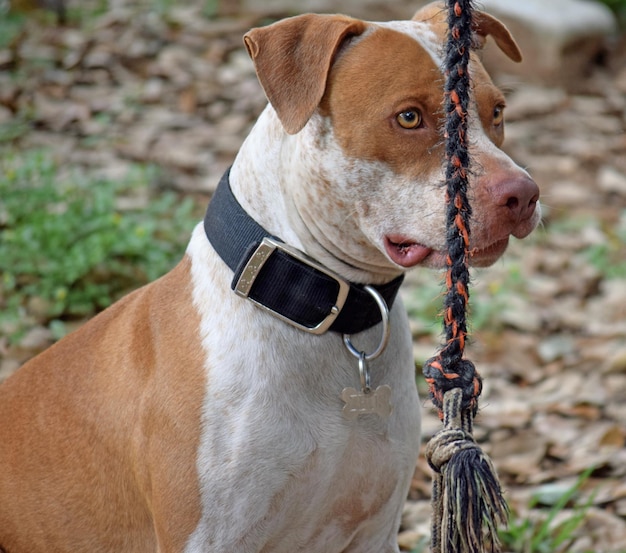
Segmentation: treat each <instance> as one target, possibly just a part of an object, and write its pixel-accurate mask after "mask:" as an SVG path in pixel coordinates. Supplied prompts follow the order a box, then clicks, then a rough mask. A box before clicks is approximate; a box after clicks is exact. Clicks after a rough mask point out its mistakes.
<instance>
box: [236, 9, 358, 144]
mask: <svg viewBox="0 0 626 553" xmlns="http://www.w3.org/2000/svg"><path fill="white" fill-rule="evenodd" d="M365 28H366V24H365V23H364V22H363V21H360V20H358V19H352V18H350V17H346V16H342V15H316V14H305V15H300V16H296V17H290V18H288V19H283V20H282V21H278V22H277V23H273V24H272V25H269V26H267V27H259V28H256V29H252V30H251V31H250V32H248V33H247V34H246V35H245V36H244V43H245V45H246V48H247V49H248V53H249V54H250V57H251V58H252V60H253V61H254V66H255V69H256V72H257V76H258V78H259V81H260V83H261V86H262V87H263V90H264V91H265V94H266V96H267V99H268V100H269V102H270V103H271V104H272V106H273V108H274V109H275V110H276V113H277V114H278V117H279V119H280V121H281V123H282V124H283V127H284V128H285V130H286V131H287V132H288V133H289V134H295V133H297V132H298V131H300V130H302V128H303V127H304V125H306V123H307V121H308V120H309V119H310V117H311V115H313V112H314V111H315V109H316V108H317V106H318V105H319V103H320V101H321V99H322V96H323V95H324V91H325V90H326V80H327V77H328V72H329V70H330V67H331V64H332V62H333V59H334V56H335V53H336V52H337V50H338V48H339V47H340V45H341V44H342V42H343V41H344V40H345V39H346V38H347V37H350V36H355V35H360V34H361V33H363V31H364V30H365Z"/></svg>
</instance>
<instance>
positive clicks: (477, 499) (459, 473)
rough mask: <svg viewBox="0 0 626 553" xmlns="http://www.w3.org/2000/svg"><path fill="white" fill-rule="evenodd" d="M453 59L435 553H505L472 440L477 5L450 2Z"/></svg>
mask: <svg viewBox="0 0 626 553" xmlns="http://www.w3.org/2000/svg"><path fill="white" fill-rule="evenodd" d="M447 5H448V27H449V29H450V33H449V36H448V41H447V44H446V59H445V72H446V84H445V113H446V128H445V138H446V159H447V166H446V201H447V214H446V218H447V235H446V243H447V248H448V258H447V265H448V270H447V273H446V288H447V291H446V296H445V299H444V318H443V324H444V330H445V335H446V343H445V345H444V346H443V347H442V349H441V351H440V352H439V354H438V355H437V356H436V357H434V358H432V359H430V360H429V361H427V362H426V364H425V365H424V376H425V377H426V382H427V383H428V386H429V389H430V397H431V399H432V401H433V404H434V405H435V407H436V408H437V409H438V411H439V416H440V418H441V419H442V420H443V425H444V428H443V430H441V431H440V432H438V433H437V434H435V435H434V436H433V438H432V439H431V441H430V442H429V443H428V445H427V447H426V458H427V460H428V463H429V464H430V466H431V468H432V469H433V471H434V473H435V476H434V480H433V496H432V503H433V522H432V543H431V551H432V553H481V552H483V551H491V552H496V553H497V552H499V551H500V546H499V541H498V535H497V526H498V525H499V524H504V523H505V522H506V519H507V514H508V512H507V506H506V502H505V501H504V498H503V496H502V491H501V488H500V483H499V481H498V477H497V474H496V471H495V468H494V466H493V464H492V462H491V460H490V459H489V457H487V455H486V454H485V453H484V452H483V451H482V450H481V448H480V447H479V446H478V444H477V443H476V442H475V440H474V438H473V437H472V424H473V419H474V416H475V415H476V413H477V411H478V397H479V396H480V393H481V391H482V380H481V378H480V375H479V374H478V373H477V371H476V368H475V367H474V364H473V363H472V362H471V361H469V360H467V359H464V358H463V353H464V348H465V342H466V337H467V320H466V318H467V314H466V311H467V304H468V302H469V289H468V286H469V281H470V274H469V262H468V260H469V255H470V219H471V215H472V209H471V206H470V203H469V200H468V197H467V191H468V184H469V180H468V175H469V174H470V156H469V149H468V146H467V134H468V133H467V130H468V125H467V114H468V106H469V101H470V100H469V96H470V78H469V72H468V65H469V58H470V51H471V47H472V5H471V0H448V2H447Z"/></svg>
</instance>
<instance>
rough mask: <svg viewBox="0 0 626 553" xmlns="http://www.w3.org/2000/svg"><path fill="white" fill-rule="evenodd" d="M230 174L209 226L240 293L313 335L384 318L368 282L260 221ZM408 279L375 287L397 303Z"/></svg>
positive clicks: (207, 217)
mask: <svg viewBox="0 0 626 553" xmlns="http://www.w3.org/2000/svg"><path fill="white" fill-rule="evenodd" d="M229 173H230V169H229V170H227V171H226V173H224V175H223V176H222V178H221V180H220V182H219V184H218V187H217V190H216V191H215V194H214V195H213V198H212V199H211V201H210V203H209V206H208V208H207V211H206V215H205V217H204V230H205V232H206V235H207V238H208V239H209V242H210V243H211V245H212V246H213V248H214V249H215V251H216V252H217V253H218V255H219V256H220V257H221V258H222V260H223V261H224V262H225V263H226V264H227V265H228V266H229V267H230V269H231V270H232V271H233V272H234V277H233V280H232V283H231V288H232V289H233V290H234V291H235V292H236V293H237V294H238V295H240V296H242V297H246V298H248V299H249V300H251V301H253V302H254V303H255V304H257V305H258V306H259V307H261V308H263V309H265V310H267V311H269V312H270V313H272V314H273V315H274V316H276V317H278V318H279V319H281V320H283V321H285V322H287V323H289V324H291V325H293V326H295V327H297V328H299V329H301V330H304V331H306V332H311V333H313V334H323V333H324V332H326V331H327V330H332V331H334V332H340V333H343V334H356V333H358V332H362V331H363V330H366V329H368V328H371V327H373V326H375V325H376V324H378V323H379V322H380V321H381V314H380V309H379V307H378V305H377V304H376V302H375V300H374V299H373V297H372V296H371V294H370V293H369V292H367V290H365V289H364V286H363V285H361V284H355V283H351V282H349V281H347V280H345V279H343V278H342V277H340V276H339V275H337V274H336V273H334V272H332V271H330V270H329V269H327V268H326V267H324V266H323V265H321V264H320V263H318V262H317V261H315V260H314V259H312V258H310V257H308V256H307V255H306V254H305V253H303V252H301V251H299V250H297V249H295V248H292V247H291V246H288V245H287V244H285V243H283V242H282V240H280V239H279V238H277V237H275V236H272V235H271V234H270V233H268V232H267V231H266V230H265V229H264V228H263V227H262V226H261V225H259V224H258V223H257V222H256V221H254V219H252V217H250V216H249V215H248V214H247V213H246V211H245V210H244V209H243V208H242V207H241V205H240V204H239V202H238V201H237V199H236V198H235V196H234V195H233V193H232V191H231V188H230V184H229V179H228V176H229ZM403 279H404V276H403V275H401V276H399V277H397V278H396V279H394V280H392V281H391V282H389V283H387V284H383V285H380V286H373V288H375V289H376V290H377V291H378V292H379V293H380V295H381V296H382V297H383V298H384V300H385V302H386V303H387V305H388V306H389V307H391V306H392V305H393V301H394V299H395V297H396V295H397V293H398V289H399V288H400V285H401V284H402V281H403Z"/></svg>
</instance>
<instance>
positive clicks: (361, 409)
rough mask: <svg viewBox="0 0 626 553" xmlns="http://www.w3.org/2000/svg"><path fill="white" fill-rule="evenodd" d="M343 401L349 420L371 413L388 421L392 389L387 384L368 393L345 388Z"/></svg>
mask: <svg viewBox="0 0 626 553" xmlns="http://www.w3.org/2000/svg"><path fill="white" fill-rule="evenodd" d="M341 399H343V400H344V401H345V403H346V404H345V405H344V406H343V411H342V412H343V416H344V417H345V418H346V419H348V420H354V419H356V418H357V417H358V416H359V415H367V414H370V413H375V414H377V415H378V416H379V417H381V418H383V419H386V418H387V417H388V416H389V415H390V414H391V401H390V400H391V388H390V387H389V386H387V385H386V384H385V385H383V386H379V387H378V388H376V389H375V390H371V391H369V392H367V393H366V392H360V391H358V390H355V389H354V388H344V389H343V392H341Z"/></svg>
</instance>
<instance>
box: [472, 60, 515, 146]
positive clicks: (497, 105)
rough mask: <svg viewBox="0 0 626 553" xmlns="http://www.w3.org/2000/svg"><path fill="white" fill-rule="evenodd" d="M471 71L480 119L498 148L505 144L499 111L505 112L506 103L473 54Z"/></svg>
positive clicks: (502, 123)
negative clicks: (499, 120) (498, 117)
mask: <svg viewBox="0 0 626 553" xmlns="http://www.w3.org/2000/svg"><path fill="white" fill-rule="evenodd" d="M471 59H472V63H471V66H470V71H471V74H472V89H473V92H474V99H475V101H476V106H477V109H478V117H479V119H480V122H481V124H482V127H483V129H484V131H485V134H486V135H487V136H488V137H489V139H490V140H491V141H492V142H493V143H494V144H495V145H496V146H498V147H500V146H502V142H504V121H503V120H502V121H501V122H499V123H498V119H497V116H498V110H499V109H502V110H504V106H505V105H506V101H505V99H504V94H502V91H501V90H500V89H499V88H498V87H496V86H495V85H494V84H493V82H492V80H491V78H490V77H489V75H488V74H487V71H486V70H485V68H484V67H483V66H482V64H481V63H480V62H479V61H478V59H477V58H476V56H475V55H474V54H472V56H471Z"/></svg>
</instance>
